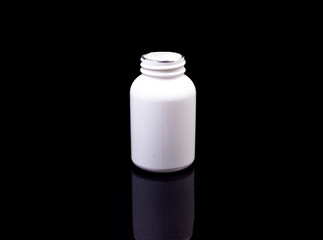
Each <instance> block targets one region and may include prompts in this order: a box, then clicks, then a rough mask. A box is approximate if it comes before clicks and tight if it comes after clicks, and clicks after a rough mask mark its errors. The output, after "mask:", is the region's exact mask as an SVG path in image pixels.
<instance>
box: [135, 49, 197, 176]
mask: <svg viewBox="0 0 323 240" xmlns="http://www.w3.org/2000/svg"><path fill="white" fill-rule="evenodd" d="M184 65H185V60H184V57H183V56H182V55H181V54H178V53H174V52H151V53H148V54H145V55H143V56H142V57H141V69H140V71H141V73H142V74H141V75H140V76H139V77H137V78H136V79H135V81H134V82H133V83H132V86H131V89H130V117H131V158H132V161H133V163H134V164H135V165H136V166H138V167H140V168H142V169H144V170H147V171H152V172H173V171H178V170H181V169H184V168H186V167H188V166H190V165H191V164H192V163H193V161H194V158H195V116H196V90H195V86H194V84H193V82H192V81H191V80H190V78H188V77H187V76H186V75H185V74H184V72H185V68H184Z"/></svg>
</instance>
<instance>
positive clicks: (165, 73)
mask: <svg viewBox="0 0 323 240" xmlns="http://www.w3.org/2000/svg"><path fill="white" fill-rule="evenodd" d="M184 65H185V60H184V56H183V55H181V54H179V53H175V52H151V53H147V54H144V55H142V57H141V64H140V66H141V69H140V71H141V73H142V74H144V75H148V76H152V77H161V78H169V77H177V76H180V75H182V74H184V72H185V68H184Z"/></svg>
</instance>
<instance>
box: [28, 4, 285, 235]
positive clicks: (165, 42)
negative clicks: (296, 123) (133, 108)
mask: <svg viewBox="0 0 323 240" xmlns="http://www.w3.org/2000/svg"><path fill="white" fill-rule="evenodd" d="M126 6H127V7H126V8H124V6H114V5H113V6H112V5H111V6H105V7H104V8H103V9H101V10H100V6H97V7H94V10H93V11H92V8H91V9H87V10H84V9H86V7H87V6H82V8H80V9H79V8H78V7H77V6H73V7H71V8H67V10H66V12H64V10H62V11H61V12H60V14H57V12H55V13H54V14H53V15H52V16H53V18H52V19H50V20H49V21H46V23H41V24H40V23H39V19H36V20H37V22H38V24H40V26H39V27H38V28H37V29H36V31H38V30H39V29H41V34H40V36H39V37H38V38H36V39H34V41H35V42H36V43H35V42H34V43H33V44H35V45H36V46H37V49H38V52H37V56H36V58H38V59H37V61H36V62H37V65H36V66H35V67H36V68H37V69H38V70H39V71H37V74H36V75H37V76H35V78H39V79H43V80H44V79H46V81H42V82H41V85H39V82H37V83H35V89H36V86H37V89H36V90H35V92H36V93H37V97H35V99H34V103H35V104H36V105H37V108H36V110H35V111H36V112H37V114H40V117H39V118H38V119H37V121H36V123H34V124H36V126H37V128H38V129H40V131H39V134H38V135H37V136H38V140H39V142H38V143H37V144H39V148H40V149H42V150H41V152H40V153H39V155H40V157H44V156H46V158H49V159H50V160H49V161H48V162H47V163H46V164H44V165H46V169H47V170H46V171H44V172H43V174H44V175H45V176H46V175H47V174H49V175H55V180H52V184H51V189H55V188H57V186H56V185H57V183H59V187H58V188H59V192H60V194H59V195H58V196H52V197H53V198H54V202H55V203H56V204H55V205H54V212H55V211H56V210H57V211H60V210H61V209H62V208H61V207H63V209H67V210H66V211H63V212H64V213H62V215H63V216H65V217H64V218H65V219H67V222H68V221H69V220H68V219H71V218H73V219H74V218H79V219H82V220H81V221H84V222H86V223H88V224H89V225H90V224H91V223H94V222H95V224H94V225H95V226H96V230H95V231H93V235H94V234H97V235H101V236H102V237H104V239H133V233H132V209H131V202H132V200H131V173H132V171H134V168H135V167H134V166H133V165H132V163H131V158H130V115H129V111H130V109H129V90H130V86H131V84H132V82H133V81H134V79H135V78H136V77H137V76H138V75H139V74H140V57H141V55H142V54H145V53H148V52H152V51H174V52H178V53H181V54H183V55H184V56H185V59H186V65H185V67H186V75H187V76H189V77H190V78H191V79H192V81H193V82H194V84H195V86H196V90H197V122H196V124H197V125H196V158H195V162H194V164H193V165H192V166H191V167H190V169H191V170H192V169H193V170H194V174H195V188H194V189H195V221H194V230H193V236H192V239H201V240H204V239H231V238H233V237H234V236H235V237H236V236H238V237H250V236H256V237H261V236H263V235H266V236H267V235H270V234H271V233H272V231H273V229H274V228H277V227H278V228H279V227H280V225H278V226H277V224H275V223H272V222H271V220H268V219H270V218H271V217H273V216H275V206H276V203H277V202H276V201H277V199H275V197H274V196H273V195H271V194H270V192H271V191H272V190H273V187H272V186H273V185H272V184H273V181H274V180H273V179H275V178H276V177H277V176H278V175H279V174H280V172H279V170H278V171H277V168H278V169H280V167H277V166H280V165H279V164H281V163H280V162H279V161H278V158H277V156H278V152H279V150H280V149H281V148H282V147H283V144H284V132H283V133H280V135H279V137H278V133H277V132H278V130H279V128H280V126H281V124H282V117H281V113H283V109H284V106H283V107H282V106H280V105H279V103H278V99H281V91H282V89H284V87H285V86H283V83H282V82H281V81H279V80H278V78H277V75H278V72H279V70H280V69H281V67H282V62H284V54H280V56H279V58H277V49H278V48H279V47H281V45H282V44H285V43H284V41H283V39H282V36H281V33H280V32H279V31H280V30H278V28H276V29H274V27H273V24H274V23H273V22H274V18H273V17H271V18H268V16H269V15H270V14H269V15H268V12H266V9H265V8H263V7H260V6H259V9H258V11H253V10H249V11H245V10H246V9H247V10H248V9H249V6H236V5H235V6H223V5H221V4H215V5H212V6H206V5H203V7H201V5H200V6H191V7H192V9H190V10H187V9H186V8H183V9H175V8H174V6H173V5H170V4H165V6H160V5H158V6H157V5H156V6H155V5H154V6H151V8H149V11H144V10H143V9H141V10H136V9H133V7H134V6H132V5H126ZM170 6H172V7H170ZM136 8H137V9H138V6H136ZM156 8H157V9H158V11H156ZM139 9H140V7H139ZM71 12H72V13H73V14H71ZM44 14H45V15H46V12H44ZM274 25H275V24H274ZM273 29H274V30H273ZM31 97H33V96H31ZM283 124H284V122H283ZM274 169H275V171H273V170H274ZM273 172H274V173H273ZM62 221H63V220H62ZM65 221H66V220H65ZM71 221H72V220H71ZM276 221H278V219H276ZM66 225H68V224H66ZM75 229H78V227H75ZM85 229H87V228H82V230H85ZM75 231H78V230H75ZM81 234H82V231H81Z"/></svg>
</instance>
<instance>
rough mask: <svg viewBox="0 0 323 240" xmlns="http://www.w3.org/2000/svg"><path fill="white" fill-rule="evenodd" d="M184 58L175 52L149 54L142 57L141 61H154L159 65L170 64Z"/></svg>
mask: <svg viewBox="0 0 323 240" xmlns="http://www.w3.org/2000/svg"><path fill="white" fill-rule="evenodd" d="M182 58H184V56H183V55H182V54H179V53H175V52H151V53H147V54H144V55H142V59H143V60H148V61H156V62H159V63H172V62H176V61H178V60H180V59H182Z"/></svg>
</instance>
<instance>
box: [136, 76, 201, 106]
mask: <svg viewBox="0 0 323 240" xmlns="http://www.w3.org/2000/svg"><path fill="white" fill-rule="evenodd" d="M130 95H131V96H132V97H136V98H144V99H150V100H156V101H169V100H170V101H172V100H176V99H183V98H190V97H195V95H196V89H195V86H194V83H193V81H192V80H191V79H190V78H189V77H188V76H186V75H185V74H183V75H181V76H178V77H174V78H156V77H150V76H146V75H144V74H141V75H139V76H138V77H137V78H136V79H135V80H134V81H133V83H132V85H131V88H130Z"/></svg>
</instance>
